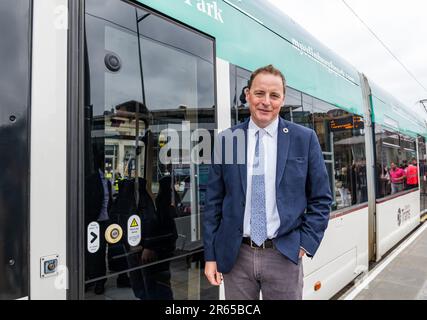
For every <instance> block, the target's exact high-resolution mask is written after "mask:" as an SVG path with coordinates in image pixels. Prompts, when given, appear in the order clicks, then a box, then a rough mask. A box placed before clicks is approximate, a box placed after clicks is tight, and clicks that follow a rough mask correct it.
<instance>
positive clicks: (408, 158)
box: [375, 125, 424, 198]
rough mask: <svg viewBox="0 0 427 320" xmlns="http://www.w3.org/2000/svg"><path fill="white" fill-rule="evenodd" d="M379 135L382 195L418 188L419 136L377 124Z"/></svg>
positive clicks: (380, 187) (378, 180)
mask: <svg viewBox="0 0 427 320" xmlns="http://www.w3.org/2000/svg"><path fill="white" fill-rule="evenodd" d="M375 137H376V152H377V164H376V169H377V195H378V198H383V197H386V196H388V195H393V194H397V193H399V192H402V191H405V190H409V189H415V188H418V181H419V173H418V170H419V167H418V163H417V154H416V142H415V138H413V137H411V136H408V135H405V134H402V133H399V132H397V131H394V130H391V129H386V128H383V127H382V126H380V125H377V126H376V129H375ZM421 168H422V166H421V164H420V169H421ZM423 170H424V169H423Z"/></svg>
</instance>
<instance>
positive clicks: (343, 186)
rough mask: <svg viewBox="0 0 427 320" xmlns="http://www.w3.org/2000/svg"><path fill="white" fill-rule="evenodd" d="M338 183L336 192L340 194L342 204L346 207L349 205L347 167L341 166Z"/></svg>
mask: <svg viewBox="0 0 427 320" xmlns="http://www.w3.org/2000/svg"><path fill="white" fill-rule="evenodd" d="M338 181H339V182H340V183H339V184H338V192H339V193H340V196H341V201H342V206H343V207H348V206H350V205H351V204H350V193H349V191H348V173H347V167H342V168H341V170H340V175H339V180H338Z"/></svg>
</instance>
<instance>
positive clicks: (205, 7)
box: [185, 0, 224, 23]
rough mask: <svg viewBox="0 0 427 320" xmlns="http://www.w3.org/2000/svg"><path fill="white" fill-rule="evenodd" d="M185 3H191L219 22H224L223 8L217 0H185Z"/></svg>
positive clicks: (191, 5) (190, 4)
mask: <svg viewBox="0 0 427 320" xmlns="http://www.w3.org/2000/svg"><path fill="white" fill-rule="evenodd" d="M185 4H187V5H189V6H190V7H195V8H197V10H199V11H200V12H202V13H204V14H206V15H208V16H209V17H211V18H213V19H215V20H216V21H218V22H221V23H224V20H223V19H222V9H220V8H219V7H218V3H217V2H216V1H207V0H185Z"/></svg>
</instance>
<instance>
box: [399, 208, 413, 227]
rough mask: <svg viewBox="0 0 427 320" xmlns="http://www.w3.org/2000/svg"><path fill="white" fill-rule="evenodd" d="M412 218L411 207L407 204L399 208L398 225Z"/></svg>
mask: <svg viewBox="0 0 427 320" xmlns="http://www.w3.org/2000/svg"><path fill="white" fill-rule="evenodd" d="M410 218H411V207H410V205H409V204H407V205H406V206H405V207H404V208H399V209H398V210H397V225H398V226H399V227H400V226H401V225H403V224H405V223H406V222H407V221H408V220H409V219H410Z"/></svg>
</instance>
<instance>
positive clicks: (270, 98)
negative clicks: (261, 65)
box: [246, 73, 285, 128]
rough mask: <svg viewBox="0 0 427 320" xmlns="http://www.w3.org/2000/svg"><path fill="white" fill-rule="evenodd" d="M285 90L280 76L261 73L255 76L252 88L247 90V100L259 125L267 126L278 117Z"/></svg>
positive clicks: (253, 117)
mask: <svg viewBox="0 0 427 320" xmlns="http://www.w3.org/2000/svg"><path fill="white" fill-rule="evenodd" d="M283 91H284V90H283V82H282V78H281V77H280V76H275V75H272V74H270V73H260V74H258V75H257V76H256V77H255V79H254V80H253V82H252V87H251V89H250V90H247V91H246V101H247V102H248V103H249V110H250V111H251V116H252V120H253V121H254V122H255V124H256V125H257V126H258V127H260V128H265V127H267V126H268V125H269V124H270V123H272V122H273V121H274V120H275V119H276V118H277V116H278V115H279V112H280V108H281V107H282V106H283V102H284V100H285V95H284V93H283Z"/></svg>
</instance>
